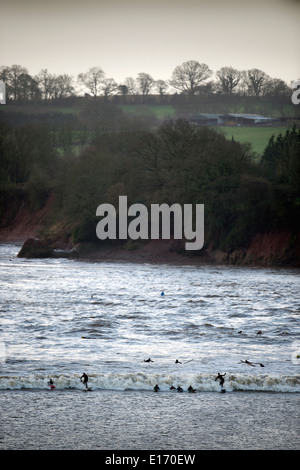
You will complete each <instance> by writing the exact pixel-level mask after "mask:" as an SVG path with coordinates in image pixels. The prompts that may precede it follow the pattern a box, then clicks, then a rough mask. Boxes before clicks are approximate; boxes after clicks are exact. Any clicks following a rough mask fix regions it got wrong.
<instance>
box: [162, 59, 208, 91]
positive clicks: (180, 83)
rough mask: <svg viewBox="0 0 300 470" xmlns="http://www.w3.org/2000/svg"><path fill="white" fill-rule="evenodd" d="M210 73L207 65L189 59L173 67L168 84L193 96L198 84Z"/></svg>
mask: <svg viewBox="0 0 300 470" xmlns="http://www.w3.org/2000/svg"><path fill="white" fill-rule="evenodd" d="M212 73H213V72H212V70H210V68H209V67H208V65H206V64H200V63H199V62H197V61H195V60H189V61H187V62H184V63H183V64H182V65H179V66H177V67H176V68H175V69H174V71H173V74H172V79H171V80H170V85H172V86H173V87H174V88H176V89H177V90H181V91H182V92H183V93H187V94H189V95H191V96H193V95H195V94H196V92H197V89H198V88H199V86H200V85H202V84H203V82H204V81H205V80H207V79H208V78H209V77H211V75H212Z"/></svg>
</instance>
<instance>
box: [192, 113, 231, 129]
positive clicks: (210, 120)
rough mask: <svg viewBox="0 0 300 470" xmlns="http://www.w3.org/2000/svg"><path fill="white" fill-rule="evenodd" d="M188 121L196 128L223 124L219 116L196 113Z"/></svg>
mask: <svg viewBox="0 0 300 470" xmlns="http://www.w3.org/2000/svg"><path fill="white" fill-rule="evenodd" d="M189 121H190V122H191V123H193V124H195V125H197V126H217V125H221V124H223V122H224V121H223V119H222V118H221V114H208V113H197V114H193V115H192V116H190V117H189Z"/></svg>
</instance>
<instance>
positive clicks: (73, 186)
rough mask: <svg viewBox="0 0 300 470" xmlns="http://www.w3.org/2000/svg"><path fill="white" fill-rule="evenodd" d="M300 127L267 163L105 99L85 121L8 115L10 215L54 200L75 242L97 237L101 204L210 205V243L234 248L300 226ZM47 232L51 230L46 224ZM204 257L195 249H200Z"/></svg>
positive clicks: (5, 174)
mask: <svg viewBox="0 0 300 470" xmlns="http://www.w3.org/2000/svg"><path fill="white" fill-rule="evenodd" d="M299 142H300V130H297V129H296V128H293V129H289V130H287V131H286V133H285V134H283V135H279V136H278V137H276V138H275V137H273V138H271V139H270V141H269V143H268V145H267V147H266V149H265V151H264V154H263V156H262V158H261V160H259V161H258V160H257V159H256V158H255V155H254V152H253V151H252V148H251V145H249V144H241V143H239V142H236V141H234V140H233V139H231V140H230V139H229V140H227V139H225V137H224V136H223V135H222V133H220V132H218V131H217V130H216V129H213V128H209V127H196V126H194V125H192V124H190V123H189V122H188V121H187V120H186V119H175V120H166V121H164V122H162V123H161V124H160V125H158V126H156V127H153V125H152V123H151V120H150V121H147V120H145V119H141V118H139V117H137V116H135V115H131V114H128V113H127V114H126V113H124V112H123V111H122V109H121V108H120V107H118V106H115V105H113V104H111V103H107V102H105V101H103V100H97V99H92V100H87V101H86V105H85V106H83V107H82V110H81V112H80V113H79V114H78V115H77V117H76V119H75V118H74V116H72V115H62V119H61V120H59V119H54V120H53V121H51V120H42V119H41V118H40V119H39V120H37V121H34V120H33V121H31V122H27V123H25V124H23V125H12V124H10V123H8V122H6V121H5V119H4V120H0V217H1V225H2V226H4V225H5V224H9V223H11V222H12V220H13V217H14V215H15V213H16V212H17V210H18V209H20V207H22V205H24V204H25V205H29V206H30V208H31V210H33V211H34V210H37V209H39V208H41V207H43V205H44V204H45V203H46V202H47V200H49V197H51V198H52V200H54V205H52V212H51V214H50V215H49V217H50V218H49V226H50V225H51V226H55V224H58V223H63V224H64V225H65V226H69V227H71V228H70V230H71V232H72V236H73V241H74V243H77V242H81V241H89V242H97V243H100V242H99V240H98V239H97V238H96V224H97V222H98V221H99V220H97V218H96V215H95V214H96V208H97V207H98V205H99V204H102V203H105V202H106V203H111V204H113V205H114V206H115V207H116V208H117V207H118V197H119V196H120V195H127V196H128V205H131V204H133V203H135V202H139V203H142V204H145V205H146V206H148V207H149V206H150V205H151V204H153V203H167V204H170V205H171V204H173V203H180V204H184V203H190V204H204V205H205V244H206V245H208V244H213V246H214V247H216V248H220V249H222V250H226V251H230V250H234V249H235V248H238V247H246V246H247V245H248V244H249V242H250V240H251V237H252V236H253V235H254V234H255V233H263V232H270V231H277V232H280V231H283V230H286V231H289V232H290V233H292V234H294V239H295V240H296V234H297V233H299V228H300V222H299V221H300V147H299ZM45 233H47V230H46V227H45ZM193 254H195V253H193Z"/></svg>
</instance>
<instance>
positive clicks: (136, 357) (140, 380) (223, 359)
mask: <svg viewBox="0 0 300 470" xmlns="http://www.w3.org/2000/svg"><path fill="white" fill-rule="evenodd" d="M19 249H20V246H18V245H15V244H7V245H4V244H3V245H0V281H1V298H0V400H1V405H3V406H2V417H1V420H2V425H1V429H0V449H164V450H165V449H167V448H169V449H248V448H251V449H254V448H257V449H273V448H275V449H296V448H299V438H298V436H299V426H298V424H299V392H300V376H299V364H300V359H299V358H298V355H299V354H300V340H299V314H300V289H299V280H300V279H299V270H294V269H270V268H269V269H263V268H248V267H228V266H207V265H204V266H189V265H186V266H184V265H179V266H175V265H166V264H161V265H158V264H147V263H145V264H134V263H125V262H120V263H118V262H111V263H110V262H97V263H94V262H86V261H78V260H70V259H64V258H61V259H39V260H38V259H34V260H26V259H20V258H17V253H18V251H19ZM162 291H163V292H164V295H161V293H162ZM149 358H151V361H152V362H144V361H145V360H147V359H149ZM176 360H178V361H179V362H178V363H176ZM245 360H247V361H249V362H251V363H252V365H250V364H247V363H245V362H243V361H245ZM218 372H220V373H221V374H224V373H226V375H225V377H224V379H225V382H224V385H223V390H226V393H220V392H221V391H222V387H221V386H220V384H219V381H218V380H215V379H216V376H217V373H218ZM83 373H86V374H87V375H88V377H89V382H88V384H89V386H90V387H91V388H92V391H91V393H86V392H85V393H83V392H84V389H85V386H84V384H83V383H82V382H81V381H80V377H81V376H82V374H83ZM50 378H52V380H53V382H54V384H55V389H53V390H50V388H49V385H48V381H49V379H50ZM156 384H158V386H159V389H160V390H159V392H158V393H154V392H153V387H154V386H155V385H156ZM172 385H173V386H174V387H175V388H177V387H178V386H181V387H182V388H183V393H178V392H177V391H171V390H170V387H171V386H172ZM190 385H191V386H192V387H193V388H194V389H196V390H197V391H196V393H193V394H190V393H188V392H187V388H188V387H189V386H190ZM45 426H46V427H47V432H46V433H45V432H42V430H43V429H44V430H45Z"/></svg>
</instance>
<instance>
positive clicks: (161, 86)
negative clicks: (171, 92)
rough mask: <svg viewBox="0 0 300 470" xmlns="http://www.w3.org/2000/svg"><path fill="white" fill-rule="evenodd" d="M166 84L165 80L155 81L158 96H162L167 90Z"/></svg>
mask: <svg viewBox="0 0 300 470" xmlns="http://www.w3.org/2000/svg"><path fill="white" fill-rule="evenodd" d="M168 87H169V85H168V83H167V82H165V80H156V82H155V88H156V90H157V91H158V93H159V94H160V96H164V95H165V94H166V92H167V90H168Z"/></svg>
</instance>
